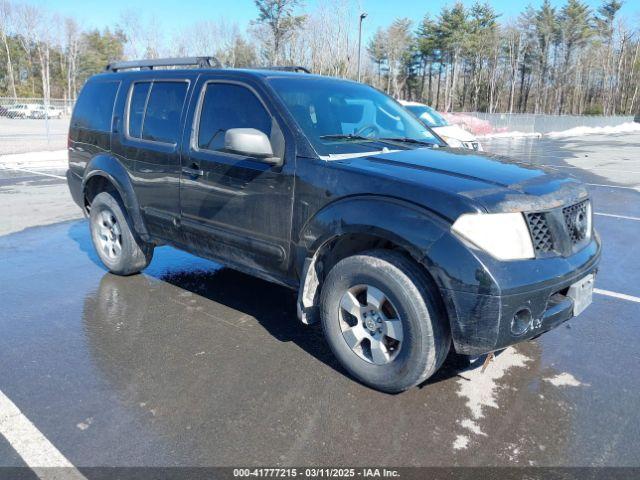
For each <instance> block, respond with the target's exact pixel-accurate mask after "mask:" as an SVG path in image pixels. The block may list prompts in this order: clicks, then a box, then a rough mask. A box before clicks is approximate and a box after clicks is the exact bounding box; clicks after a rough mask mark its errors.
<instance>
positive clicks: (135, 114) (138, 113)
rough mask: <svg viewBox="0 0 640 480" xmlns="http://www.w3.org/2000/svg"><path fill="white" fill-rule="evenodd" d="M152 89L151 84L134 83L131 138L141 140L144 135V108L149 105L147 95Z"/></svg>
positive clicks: (130, 123)
mask: <svg viewBox="0 0 640 480" xmlns="http://www.w3.org/2000/svg"><path fill="white" fill-rule="evenodd" d="M150 88H151V82H140V83H134V85H133V90H132V91H131V99H130V100H129V127H128V128H129V136H130V137H134V138H140V135H142V120H143V119H144V106H145V104H146V103H147V95H148V94H149V89H150Z"/></svg>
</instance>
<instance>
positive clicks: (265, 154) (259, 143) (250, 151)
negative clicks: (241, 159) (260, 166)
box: [224, 128, 281, 165]
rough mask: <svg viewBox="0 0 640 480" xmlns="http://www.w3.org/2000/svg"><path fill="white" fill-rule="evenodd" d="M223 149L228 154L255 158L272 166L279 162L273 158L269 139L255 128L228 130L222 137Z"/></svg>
mask: <svg viewBox="0 0 640 480" xmlns="http://www.w3.org/2000/svg"><path fill="white" fill-rule="evenodd" d="M224 149H225V150H228V151H230V152H234V153H239V154H241V155H247V156H250V157H257V158H259V159H260V160H262V161H264V162H266V163H270V164H272V165H279V164H280V162H281V160H280V159H279V158H277V157H274V156H273V148H272V147H271V142H270V141H269V137H267V136H266V135H265V134H264V133H263V132H261V131H260V130H256V129H255V128H230V129H229V130H227V132H226V133H225V135H224Z"/></svg>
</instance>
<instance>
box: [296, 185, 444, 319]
mask: <svg viewBox="0 0 640 480" xmlns="http://www.w3.org/2000/svg"><path fill="white" fill-rule="evenodd" d="M448 227H449V225H448V223H447V221H446V220H444V219H443V218H441V217H439V216H437V215H436V214H435V213H433V212H431V211H429V210H427V209H424V208H422V207H419V206H417V205H415V204H412V203H410V202H406V201H403V200H398V199H395V198H389V197H378V196H375V197H373V196H361V197H352V198H347V199H343V200H340V201H338V202H335V203H333V204H331V205H329V206H327V207H325V208H324V209H322V210H321V211H320V212H318V213H317V214H316V215H315V216H314V217H313V218H312V219H311V220H309V221H308V222H307V224H306V225H305V227H304V229H303V230H302V231H301V235H300V239H301V241H300V243H299V245H300V246H301V255H300V258H301V259H302V260H301V263H302V264H301V265H300V266H299V270H298V271H299V272H300V287H299V291H298V302H297V306H298V317H299V318H300V320H301V321H302V322H303V323H306V324H312V323H315V322H316V321H317V320H318V315H319V313H318V299H319V294H320V290H321V288H322V283H323V281H324V277H325V276H326V274H327V273H328V271H329V270H330V269H331V267H332V266H333V265H335V263H337V262H338V261H340V260H341V259H343V258H345V257H347V256H349V255H353V254H356V253H359V252H364V251H366V250H371V249H375V248H383V249H392V250H397V251H400V252H402V253H403V254H405V255H407V256H408V257H410V258H411V259H413V260H414V261H415V262H416V263H417V264H418V265H419V266H420V268H421V269H422V270H423V271H424V273H425V274H426V276H427V277H428V279H429V281H431V282H433V283H434V285H435V286H436V287H439V284H438V282H437V280H436V278H437V277H436V275H435V272H434V271H432V270H433V264H432V262H430V261H429V259H428V251H429V248H430V246H431V245H433V244H434V243H435V242H436V241H437V240H438V239H440V238H441V237H442V235H443V234H444V233H445V232H447V231H448ZM437 290H438V291H439V290H440V288H437Z"/></svg>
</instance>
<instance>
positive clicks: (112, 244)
mask: <svg viewBox="0 0 640 480" xmlns="http://www.w3.org/2000/svg"><path fill="white" fill-rule="evenodd" d="M89 222H90V226H91V240H92V242H93V246H94V248H95V250H96V252H97V254H98V256H99V257H100V261H102V263H103V264H104V266H105V267H107V269H108V270H109V271H110V272H111V273H114V274H116V275H133V274H134V273H138V272H140V271H141V270H143V269H144V268H146V267H147V265H149V263H150V262H151V259H152V258H153V248H154V247H153V245H152V244H150V243H146V242H143V241H142V240H140V239H139V238H138V236H137V235H136V234H135V233H134V231H133V230H132V228H131V226H130V225H131V224H130V222H129V218H128V215H127V214H126V211H125V209H124V208H123V206H122V204H121V203H120V201H119V200H117V199H116V198H115V197H114V196H113V195H112V194H111V193H109V192H101V193H99V194H98V195H96V196H95V198H94V199H93V202H91V214H90V215H89Z"/></svg>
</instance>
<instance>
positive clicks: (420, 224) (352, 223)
mask: <svg viewBox="0 0 640 480" xmlns="http://www.w3.org/2000/svg"><path fill="white" fill-rule="evenodd" d="M449 227H450V225H449V223H448V222H447V221H446V220H444V219H443V218H441V217H439V216H438V215H436V214H435V213H433V212H431V211H429V210H427V209H425V208H422V207H420V206H418V205H415V204H412V203H410V202H407V201H404V200H399V199H396V198H392V197H378V196H357V197H347V198H343V199H341V200H338V201H336V202H333V203H331V204H329V205H327V206H325V207H324V208H322V209H321V210H320V211H319V212H317V213H316V214H315V215H314V216H313V217H312V218H311V219H310V220H309V221H308V222H307V223H306V224H305V225H304V227H303V228H302V229H301V231H300V235H299V241H298V245H300V247H301V248H302V249H303V251H304V255H303V259H304V258H307V257H311V256H313V255H314V253H315V252H316V251H317V250H318V249H319V248H320V247H321V246H322V245H323V244H325V243H326V242H327V241H329V240H331V239H332V238H335V237H339V236H341V235H344V234H350V233H351V234H353V233H360V234H367V235H374V236H378V237H381V238H384V239H387V240H389V241H392V242H393V243H395V244H396V245H399V246H401V247H402V248H404V249H406V250H407V251H408V252H409V253H410V254H411V255H412V256H413V257H414V258H416V259H419V260H420V259H422V258H423V257H424V256H425V253H426V252H427V251H428V250H429V247H430V246H431V245H432V244H433V243H434V242H436V241H437V240H438V239H439V238H440V237H441V236H442V235H443V234H444V233H445V232H447V231H448V229H449Z"/></svg>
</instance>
